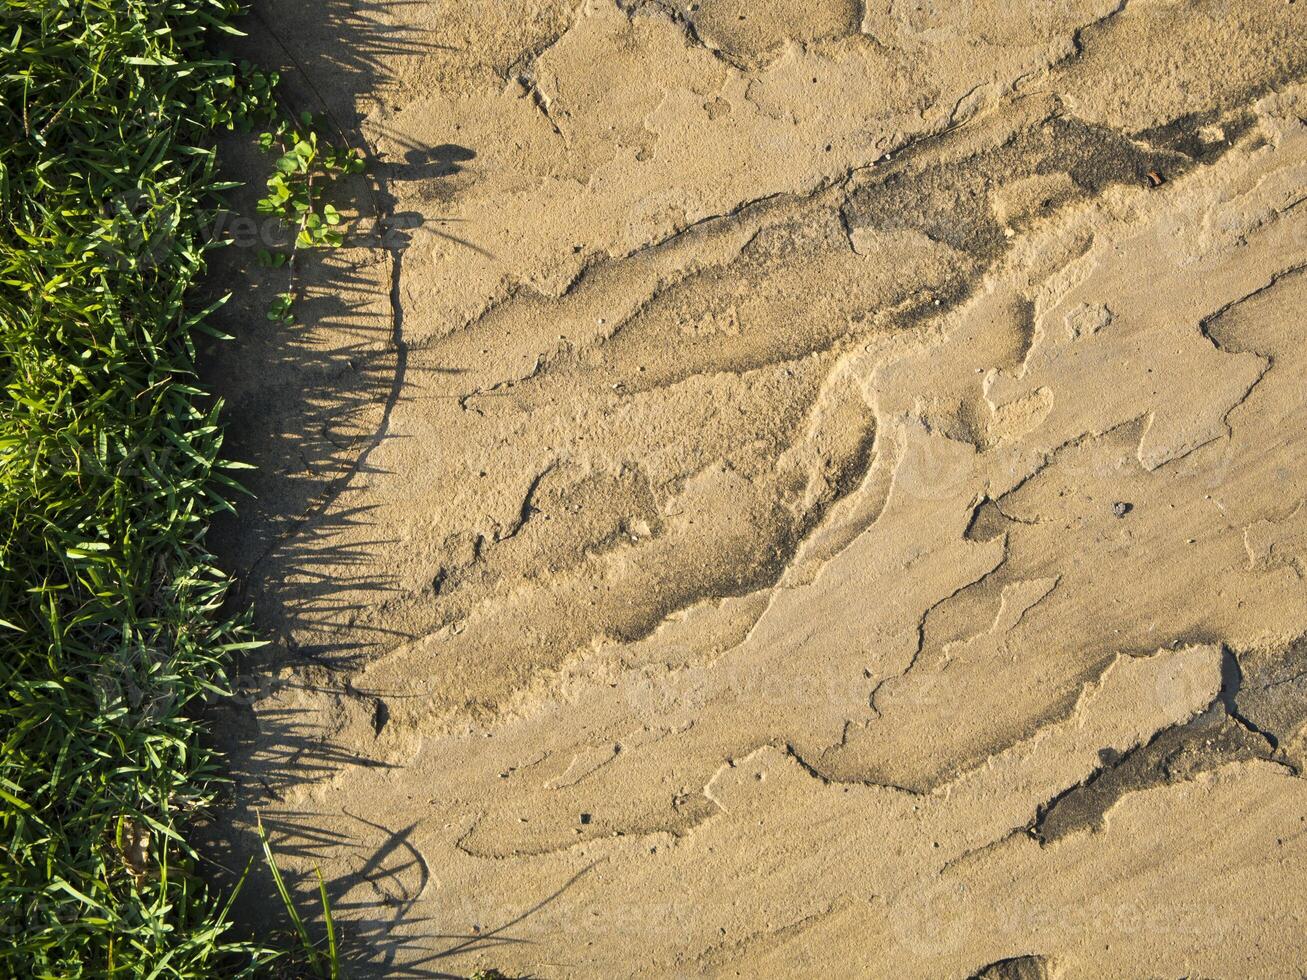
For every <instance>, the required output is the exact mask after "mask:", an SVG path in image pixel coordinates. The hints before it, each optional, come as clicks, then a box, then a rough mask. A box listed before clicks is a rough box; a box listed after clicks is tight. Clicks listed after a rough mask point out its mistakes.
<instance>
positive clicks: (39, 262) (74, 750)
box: [0, 0, 271, 977]
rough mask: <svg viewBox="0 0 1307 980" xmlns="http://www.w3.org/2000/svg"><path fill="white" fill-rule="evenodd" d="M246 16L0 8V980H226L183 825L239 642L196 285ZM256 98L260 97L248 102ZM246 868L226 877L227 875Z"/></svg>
mask: <svg viewBox="0 0 1307 980" xmlns="http://www.w3.org/2000/svg"><path fill="white" fill-rule="evenodd" d="M238 12H239V9H238V5H237V4H236V3H234V2H232V0H0V373H2V376H3V384H4V389H5V391H4V396H3V399H0V738H2V739H3V752H2V754H0V849H3V853H2V854H0V977H82V976H97V977H98V976H115V977H117V976H121V977H136V976H152V977H183V976H185V977H190V976H213V975H220V976H237V975H242V974H244V973H246V972H252V971H255V970H257V969H258V968H259V967H260V966H265V965H267V963H268V960H269V956H270V955H271V954H269V953H267V952H265V951H261V950H258V949H255V948H254V947H252V946H249V945H245V944H242V943H240V942H238V941H236V940H235V939H234V938H232V937H231V934H230V932H229V931H228V929H227V927H226V916H225V911H226V910H225V908H224V906H223V904H222V903H223V899H222V898H221V897H220V896H215V895H212V894H210V893H208V892H206V890H205V888H204V887H203V886H202V884H201V880H200V878H199V877H198V876H197V874H196V870H197V867H198V863H199V856H198V855H196V854H195V853H194V852H193V851H192V850H191V849H190V848H189V847H188V845H187V843H186V836H187V831H188V824H189V823H190V822H191V821H192V820H193V819H194V818H195V817H196V816H197V815H198V814H200V813H201V812H202V811H203V809H204V808H205V806H206V804H208V803H209V802H210V801H211V800H212V798H213V795H214V793H215V791H216V789H217V788H218V785H219V780H220V770H219V768H218V765H217V763H218V760H217V759H215V757H214V756H213V755H212V754H210V753H208V752H207V751H206V750H205V749H204V748H203V747H202V744H201V740H200V732H199V728H198V725H197V723H196V721H195V720H194V716H195V715H196V713H197V710H198V708H199V705H200V702H202V701H203V700H204V699H207V698H211V697H216V696H222V695H223V694H224V692H225V689H226V681H225V678H224V666H225V664H226V662H227V660H228V657H229V655H230V654H231V653H232V652H233V650H235V649H237V648H239V647H241V646H242V645H246V644H250V643H251V636H250V634H249V632H248V629H247V626H246V623H245V621H244V620H243V619H241V618H237V619H230V618H227V619H224V618H223V614H222V612H221V608H222V602H223V597H224V593H225V591H226V588H227V582H226V580H225V578H224V577H223V575H222V574H221V573H220V572H219V571H217V570H216V569H215V568H214V566H213V561H212V559H211V557H210V555H209V553H208V551H207V550H206V548H205V543H204V542H205V532H206V529H207V527H208V524H209V521H210V518H211V517H212V515H213V514H214V513H215V512H216V511H218V510H219V509H221V508H224V507H227V506H228V505H227V503H226V499H227V498H228V497H230V496H232V495H233V494H234V492H235V491H236V490H237V486H236V484H235V483H234V482H233V479H232V476H231V474H230V473H229V472H228V470H230V469H231V468H232V467H231V466H229V465H227V464H224V463H223V462H222V460H221V456H220V449H221V444H222V433H221V428H220V426H219V423H218V413H219V406H218V405H217V404H215V403H214V402H213V401H211V400H209V399H207V398H206V397H205V395H204V393H203V392H201V391H199V390H198V389H197V387H196V380H195V371H194V359H195V347H194V340H195V338H196V335H197V334H199V333H202V332H206V331H209V329H210V328H209V327H207V326H206V316H207V315H208V314H209V313H210V312H211V310H204V309H194V308H192V306H191V303H190V295H191V293H190V289H191V287H192V285H193V284H194V283H195V281H196V279H197V277H198V276H200V275H201V273H202V272H203V269H204V265H205V255H206V251H207V249H208V248H209V247H211V245H210V244H209V243H208V242H207V241H206V238H205V235H204V229H205V228H206V226H208V224H209V223H210V219H211V218H212V216H213V214H214V211H215V209H216V208H217V207H218V205H219V203H220V201H219V198H220V195H221V193H222V192H223V191H224V190H226V189H228V187H229V186H230V185H224V184H223V183H221V182H219V180H218V179H217V177H216V168H215V159H214V151H213V150H212V148H211V147H212V135H213V134H214V133H215V131H217V130H221V129H225V128H230V127H233V126H236V125H239V124H241V123H242V122H243V121H244V120H245V117H246V115H247V113H248V112H249V111H250V110H251V99H252V98H253V96H252V94H251V89H250V86H248V85H247V84H246V80H244V79H242V77H241V74H240V72H239V71H238V70H237V69H235V68H234V67H233V65H232V64H231V63H230V62H228V61H225V60H222V59H215V58H214V57H213V56H212V55H210V54H208V52H209V51H211V50H213V48H214V46H215V44H216V43H217V42H218V41H219V40H220V38H221V35H222V33H223V32H229V33H230V32H233V28H232V27H231V26H230V25H231V23H232V21H233V19H234V17H235V15H236V14H237V13H238ZM256 101H257V100H256ZM237 870H239V869H237Z"/></svg>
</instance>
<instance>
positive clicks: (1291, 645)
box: [212, 0, 1307, 978]
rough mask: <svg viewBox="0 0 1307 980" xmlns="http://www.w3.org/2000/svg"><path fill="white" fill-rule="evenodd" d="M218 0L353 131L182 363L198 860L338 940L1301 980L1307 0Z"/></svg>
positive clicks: (364, 964) (616, 971) (792, 965)
mask: <svg viewBox="0 0 1307 980" xmlns="http://www.w3.org/2000/svg"><path fill="white" fill-rule="evenodd" d="M256 9H257V11H258V14H257V18H256V19H255V20H254V21H252V22H251V24H250V31H251V38H250V40H249V42H248V43H249V45H250V47H251V48H252V49H254V50H255V52H256V53H257V55H258V56H259V57H260V58H261V59H263V60H264V61H265V62H274V63H277V64H280V65H281V66H282V67H283V69H284V71H285V73H286V75H287V85H288V87H289V89H290V91H291V92H292V93H293V97H294V99H295V102H296V107H297V108H305V109H309V110H311V111H314V112H323V113H325V114H326V117H327V118H328V119H329V120H330V121H331V125H333V126H334V127H336V128H337V130H338V131H339V132H340V133H342V134H344V137H345V138H348V139H349V140H351V141H352V142H353V143H354V144H355V145H357V146H359V147H360V148H362V149H365V150H366V151H367V152H368V153H369V154H370V156H372V157H373V159H374V161H375V162H374V166H373V170H372V174H371V176H370V177H369V179H368V180H366V181H364V180H360V182H359V185H358V187H356V188H354V189H353V190H352V192H351V195H352V196H351V199H350V201H348V202H346V203H349V204H351V205H352V207H353V209H354V211H355V213H356V214H357V216H358V217H357V220H356V221H355V222H354V223H353V225H352V228H351V235H350V237H349V240H348V242H347V244H346V246H345V247H344V248H342V249H340V250H337V251H335V252H332V253H330V254H324V255H318V256H314V257H312V258H311V260H309V259H306V265H305V269H304V273H303V281H302V282H301V284H300V289H301V291H302V293H303V296H302V299H301V304H300V309H301V315H300V322H299V324H298V325H296V326H295V327H293V328H283V327H279V326H274V325H272V324H268V323H267V322H266V321H265V320H264V319H263V318H262V313H261V308H260V305H259V304H260V303H262V302H266V297H265V294H266V292H267V291H268V289H269V288H271V287H270V286H269V285H268V283H267V282H266V281H265V280H264V279H261V278H260V276H261V275H264V274H263V273H259V272H257V271H254V270H239V269H237V270H234V271H233V273H232V274H233V275H240V276H248V278H247V279H241V280H240V281H241V282H242V283H243V285H239V286H237V296H236V300H235V302H234V303H233V304H232V305H231V307H230V308H229V309H228V311H227V314H226V322H227V326H228V328H229V329H230V330H231V332H232V333H234V334H236V336H237V338H238V341H239V342H238V343H237V344H234V345H228V349H226V350H222V351H219V352H217V353H216V354H215V355H214V358H215V359H214V366H213V369H212V373H213V375H214V377H215V379H216V380H215V381H214V384H215V385H216V386H217V387H218V389H219V390H220V391H221V392H222V393H223V394H224V395H225V397H226V398H227V400H228V403H229V411H228V417H229V420H230V421H229V425H230V439H231V441H232V451H233V453H234V454H236V455H238V456H241V457H243V458H246V459H249V460H251V461H252V462H255V463H257V464H258V465H259V467H260V469H259V470H258V471H257V472H256V473H255V474H254V475H253V476H252V477H251V478H250V480H249V484H250V486H251V488H252V489H253V490H254V491H255V492H256V494H257V499H255V500H252V501H249V502H248V503H246V504H244V505H243V507H242V511H241V519H240V520H239V521H238V522H235V523H233V524H232V525H231V526H229V527H227V528H225V529H224V533H223V536H222V549H221V550H222V551H223V553H224V554H225V556H226V558H227V560H228V562H229V563H230V564H231V566H232V567H233V569H234V570H236V571H237V573H238V575H239V581H240V584H241V586H242V589H241V595H242V598H243V599H246V600H250V601H252V602H253V603H254V606H255V609H256V612H257V619H258V622H259V624H260V626H261V628H262V629H263V630H264V632H265V635H267V636H269V637H270V638H272V639H273V640H274V643H273V645H272V647H271V648H270V649H269V650H268V651H265V653H264V654H261V655H259V656H256V657H252V658H251V662H250V663H249V664H248V665H247V668H248V669H247V674H248V676H247V677H245V678H244V679H243V683H244V685H245V687H246V694H247V695H248V696H247V698H246V701H247V703H248V707H245V708H241V709H239V710H238V709H237V708H235V707H233V706H228V707H227V708H224V709H219V710H217V711H215V729H216V730H217V732H218V734H219V735H220V737H221V740H222V741H223V743H224V744H225V745H226V746H227V747H228V748H229V749H230V750H231V751H232V752H233V753H234V761H235V764H236V770H237V777H238V781H237V785H236V788H235V792H234V794H233V799H232V806H231V808H230V809H229V811H228V812H227V814H226V816H225V820H224V826H223V827H222V828H220V830H219V832H218V833H217V837H219V838H221V839H222V840H223V841H224V842H225V843H226V844H228V845H229V846H230V847H231V848H232V850H233V851H234V852H237V853H233V854H231V855H228V856H226V857H225V858H224V861H225V863H226V864H227V865H229V866H231V867H236V868H239V867H240V866H243V861H242V859H241V857H240V854H242V853H253V848H254V847H255V846H256V843H255V839H254V838H253V836H252V834H251V826H252V823H253V821H254V819H255V815H256V813H257V814H261V816H262V819H263V822H264V824H265V826H267V827H268V828H269V830H270V832H271V837H272V842H273V844H274V847H275V849H276V850H277V852H278V853H279V854H280V855H283V858H282V860H283V863H284V866H285V868H286V869H287V870H288V871H290V872H293V873H294V874H295V875H297V876H300V878H301V880H302V884H303V887H304V894H305V902H306V903H308V902H309V901H311V899H312V892H313V891H314V890H315V889H316V879H315V878H314V877H313V876H312V873H313V868H314V867H315V866H317V867H319V868H321V871H322V873H323V875H324V877H325V879H326V881H327V887H328V891H329V893H330V895H331V897H332V900H333V904H334V906H335V912H336V918H337V921H338V923H339V924H340V927H341V930H342V932H343V934H344V936H345V939H346V942H347V948H348V967H349V970H350V971H351V974H352V975H359V976H447V975H452V976H464V975H467V974H470V973H472V972H473V971H474V970H476V969H479V968H486V967H491V966H493V967H497V968H499V969H501V970H503V971H504V972H505V973H506V974H508V975H511V976H519V975H521V976H528V975H529V976H535V977H603V978H608V977H626V976H649V977H698V976H732V977H806V976H868V977H881V976H883V977H959V978H962V977H971V976H976V975H981V976H987V977H1028V976H1029V977H1042V976H1049V977H1142V976H1158V977H1163V976H1166V977H1229V978H1235V977H1299V976H1302V975H1304V974H1307V939H1305V938H1304V937H1305V936H1307V780H1304V778H1303V777H1302V775H1301V773H1302V767H1303V765H1304V764H1307V584H1305V583H1304V575H1307V457H1305V455H1304V454H1305V453H1307V342H1304V341H1305V336H1307V319H1305V317H1304V310H1305V309H1307V122H1305V121H1304V120H1305V119H1307V84H1305V83H1307V5H1304V4H1302V3H1297V4H1295V3H1292V2H1286V0H1002V2H1000V0H956V2H944V0H698V2H688V0H515V2H512V3H510V2H508V0H456V2H455V0H449V2H438V0H408V2H390V3H380V2H373V0H357V2H346V0H321V2H315V0H267V2H264V3H261V4H259V5H258V6H257V8H256ZM215 847H216V845H215ZM228 858H229V859H228ZM248 914H250V912H249V910H247V915H248Z"/></svg>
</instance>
